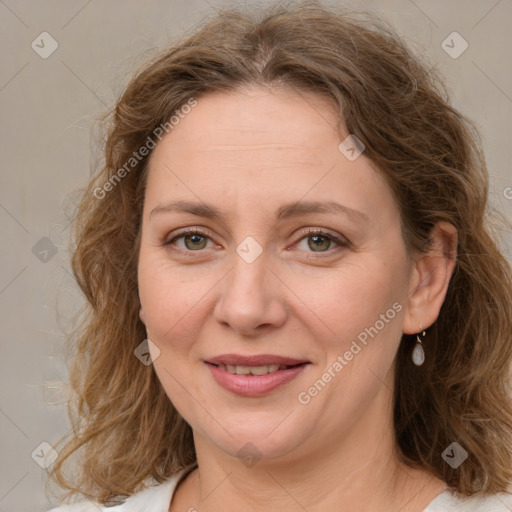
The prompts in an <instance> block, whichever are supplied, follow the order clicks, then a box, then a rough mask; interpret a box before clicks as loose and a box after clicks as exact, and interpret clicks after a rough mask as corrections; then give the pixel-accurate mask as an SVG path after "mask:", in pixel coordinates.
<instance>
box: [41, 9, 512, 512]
mask: <svg viewBox="0 0 512 512" xmlns="http://www.w3.org/2000/svg"><path fill="white" fill-rule="evenodd" d="M248 84H250V85H254V84H256V85H260V86H263V87H269V86H272V85H283V86H285V87H289V88H291V89H293V90H294V91H295V92H297V93H299V94H300V93H301V92H303V91H304V92H306V91H307V92H311V91H312V92H314V93H316V94H318V95H322V96H324V97H327V98H329V99H330V101H331V102H332V104H333V105H335V106H336V108H337V109H338V111H339V126H338V127H337V128H338V130H341V127H342V126H343V127H344V128H345V129H346V130H348V132H349V133H352V134H355V135H356V136H357V137H358V138H359V139H360V140H361V141H362V142H363V143H364V145H365V146H366V150H365V154H366V156H367V157H368V158H369V159H370V160H371V161H372V162H373V163H374V164H375V167H376V168H377V169H378V170H379V172H381V173H382V175H383V176H384V177H385V178H386V180H387V182H388V183H389V185H390V187H391V189H392V191H393V194H394V197H395V199H396V201H397V204H398V205H399V207H400V211H401V221H402V227H403V237H404V241H405V243H406V246H407V249H408V251H413V250H419V251H428V250H429V248H430V239H429V235H430V231H431V229H432V227H433V226H434V225H435V223H437V222H438V221H447V222H449V223H451V224H452V225H454V226H455V227H456V228H457V231H458V257H457V261H456V267H455V270H454V273H453V275H452V278H451V281H450V285H449V289H448V292H447V296H446V299H445V302H444V304H443V307H442V308H441V311H440V314H439V317H438V319H437V321H436V322H435V323H434V325H433V326H432V327H431V328H430V329H429V335H428V337H427V339H426V342H427V350H428V357H427V360H426V363H425V364H424V365H423V366H422V367H420V368H418V367H416V366H413V365H412V364H411V361H410V355H411V354H410V353H411V350H412V346H413V345H414V344H413V343H412V341H413V340H414V337H411V336H408V335H404V336H403V339H402V340H401V343H400V346H399V350H398V355H397V370H396V378H395V391H394V396H395V400H394V425H395V432H396V445H397V447H398V452H399V454H400V457H401V458H402V460H403V461H404V462H405V463H406V464H408V465H410V466H412V467H419V468H424V469H426V470H428V471H430V472H431V473H433V474H434V475H436V476H438V477H439V478H441V479H443V480H444V481H445V482H446V483H447V484H448V485H449V487H450V488H452V489H453V490H454V491H457V492H459V493H461V494H465V495H471V494H474V493H493V492H499V491H504V490H505V489H506V488H507V486H508V484H509V483H510V481H511V480H512V470H511V467H512V460H511V450H512V409H511V400H510V394H509V393H510V364H511V361H512V343H511V341H512V289H511V282H512V279H511V268H510V265H509V263H508V262H507V260H506V259H505V258H504V256H503V255H502V253H501V252H500V249H499V246H498V243H499V242H498V234H497V233H498V231H497V230H495V228H492V227H491V226H495V225H496V220H497V218H494V217H491V213H490V212H489V209H488V207H487V194H488V174H487V170H486V166H485V162H484V158H483V155H482V151H481V149H480V146H481V144H480V141H479V138H478V135H477V133H476V131H475V129H474V128H473V125H472V124H471V123H470V122H469V121H468V120H467V119H466V118H465V117H464V116H463V115H461V114H460V113H459V112H458V111H456V110H455V109H454V108H452V107H451V106H450V104H449V102H448V99H447V94H446V91H445V90H444V88H443V86H442V85H441V82H440V81H439V79H438V78H436V75H435V73H434V72H433V70H432V69H430V68H429V67H427V66H426V65H425V64H423V63H421V62H420V61H419V60H418V58H417V57H416V56H415V55H413V54H412V53H411V51H410V50H409V49H407V47H406V46H405V45H404V44H403V42H402V41H401V40H400V38H399V37H398V36H397V35H396V34H395V33H394V32H393V30H392V29H390V28H389V27H387V26H386V25H385V24H384V23H383V22H382V21H379V20H375V19H374V17H373V16H370V15H361V14H358V15H355V14H353V13H352V14H351V13H348V12H346V11H344V10H340V9H332V8H326V7H324V6H322V5H320V4H318V3H316V2H307V3H289V4H288V5H286V6H282V5H279V6H274V7H270V8H265V9H264V10H253V11H250V12H249V13H247V12H243V11H241V10H238V9H236V8H230V9H223V10H221V11H220V12H218V14H216V15H214V16H212V17H211V19H207V20H205V21H204V22H203V23H202V24H201V25H200V26H199V27H198V28H197V29H195V30H194V31H193V33H191V34H189V35H188V36H187V37H186V38H185V39H184V40H181V41H178V42H177V43H176V44H174V45H173V46H172V47H170V48H166V49H165V50H163V51H161V52H160V53H159V54H158V55H157V56H156V57H153V58H152V60H151V61H150V62H149V63H146V64H145V65H144V67H143V68H142V69H141V70H140V71H139V72H138V73H137V74H136V75H135V76H134V78H133V79H132V80H131V82H130V83H129V85H128V86H127V88H126V89H125V92H124V93H123V95H122V96H121V98H120V99H119V100H118V101H117V103H116V105H115V107H114V108H113V111H112V112H110V113H109V116H108V118H107V119H108V121H107V130H108V138H107V140H106V148H105V165H104V166H103V167H102V168H101V170H100V171H99V172H98V173H97V174H96V175H95V176H94V177H93V178H92V180H91V181H90V183H89V185H88V186H87V189H86V190H85V192H84V194H83V197H82V199H81V202H80V204H79V207H78V209H77V213H76V219H75V223H74V230H73V238H74V245H75V250H74V253H73V255H72V268H73V271H74V274H75V276H76V280H77V282H78V284H79V286H80V288H81V289H82V291H83V293H84V294H85V297H86V299H87V303H86V310H85V311H84V314H83V317H82V320H81V323H80V324H79V326H78V327H77V329H76V331H75V332H74V334H73V337H72V338H71V340H70V341H71V342H72V345H71V347H72V349H73V350H71V349H70V352H73V356H72V357H73V360H72V361H71V367H70V386H71V389H72V396H71V397H70V400H69V404H68V411H69V415H70V418H71V421H72V425H73V431H72V433H71V436H70V437H69V439H62V440H61V443H64V446H63V447H62V448H60V455H59V457H58V459H57V461H56V462H55V464H54V465H53V467H52V471H51V473H50V475H51V478H52V480H54V481H55V482H56V483H57V484H59V486H61V487H63V488H65V489H66V490H67V494H66V498H67V497H69V495H71V494H81V495H83V496H86V497H89V498H92V499H95V500H97V501H99V502H101V503H107V502H108V501H112V500H115V499H116V498H119V497H121V496H128V495H130V494H132V493H134V492H137V491H138V490H140V489H142V488H143V487H144V485H145V482H144V480H145V479H146V478H148V477H153V478H154V479H155V480H156V481H158V482H161V481H163V480H165V479H167V478H169V477H170V476H172V475H173V474H175V473H176V472H177V471H179V470H180V469H182V468H185V467H189V466H191V465H193V464H194V463H195V461H196V454H195V450H194V445H193V438H192V432H191V428H190V426H189V425H188V424H187V423H186V422H185V421H184V420H183V418H182V417H181V416H180V415H179V413H178V412H177V411H176V410H175V409H174V407H173V405H172V403H171V402H170V400H169V398H168V397H167V396H166V393H165V392H164V389H163V388H162V386H161V385H160V382H159V380H158V378H157V376H156V374H155V371H154V369H153V368H152V366H151V365H149V366H146V365H144V364H141V362H140V361H139V360H138V359H137V358H136V357H135V356H134V349H135V348H136V347H137V346H138V345H139V344H140V343H141V341H142V340H144V338H145V337H146V333H145V328H144V325H143V324H142V322H141V321H140V319H139V314H138V312H139V307H140V303H139V298H138V290H137V258H138V250H139V240H140V238H139V237H140V231H141V213H142V206H143V200H144V185H145V179H146V172H147V161H148V157H149V155H148V156H146V157H145V158H142V159H141V160H140V162H137V165H136V166H134V167H133V169H131V170H130V172H128V173H126V176H125V177H124V178H123V179H122V181H121V182H116V183H115V184H114V186H112V187H111V190H109V191H108V192H107V193H105V194H104V197H102V198H101V199H98V197H97V196H98V194H97V193H96V194H95V191H97V190H98V189H100V188H102V187H104V184H105V183H106V182H107V181H108V180H109V179H110V180H112V177H113V176H114V175H115V174H116V173H118V170H119V169H121V168H123V166H124V165H125V164H126V162H127V161H129V159H130V158H131V157H132V155H133V153H134V152H135V151H137V150H138V149H139V148H141V147H142V146H144V145H145V144H146V141H147V139H148V137H152V136H153V135H152V134H153V131H154V130H155V128H157V127H158V126H159V125H161V124H162V123H167V122H168V121H169V119H170V118H171V117H172V116H173V114H175V112H177V111H178V110H179V109H180V107H182V106H183V105H184V104H185V103H186V102H187V101H189V100H190V98H195V99H196V100H197V101H199V102H200V101H201V96H202V95H204V94H207V93H208V92H210V91H227V92H229V91H235V90H237V89H238V88H240V87H243V86H244V85H248ZM340 134H341V131H340ZM149 154H151V153H149ZM112 183H113V182H112ZM103 190H105V189H104V188H103ZM490 220H492V221H493V222H492V223H491V222H489V221H490ZM502 220H503V219H502ZM453 441H457V442H458V443H459V444H460V445H461V446H462V447H463V448H464V449H465V450H466V451H467V452H468V454H469V456H468V458H467V460H466V461H465V462H464V463H463V464H462V465H461V466H459V467H458V468H457V469H452V468H451V467H450V466H449V465H448V464H447V463H446V462H445V461H444V460H443V459H442V457H441V454H442V452H443V451H444V450H445V448H447V447H448V445H450V444H451V443H452V442H453ZM78 453H80V454H81V457H82V458H81V460H80V461H79V463H78V465H76V466H75V472H74V473H73V474H69V475H68V474H66V473H65V472H64V463H65V462H66V461H67V460H68V459H70V461H71V460H73V457H71V456H72V455H78ZM70 457H71V458H70Z"/></svg>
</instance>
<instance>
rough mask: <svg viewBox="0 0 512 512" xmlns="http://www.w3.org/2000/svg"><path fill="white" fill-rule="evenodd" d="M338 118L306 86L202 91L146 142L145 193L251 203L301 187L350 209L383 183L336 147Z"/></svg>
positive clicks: (295, 195)
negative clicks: (153, 141) (157, 137)
mask: <svg viewBox="0 0 512 512" xmlns="http://www.w3.org/2000/svg"><path fill="white" fill-rule="evenodd" d="M338 123H339V112H338V111H337V107H336V106H335V105H334V103H333V102H329V101H327V100H326V99H325V98H323V97H322V96H317V95H315V94H313V93H307V92H300V93H297V92H294V91H293V90H290V89H282V88H280V89H277V90H268V89H262V88H257V87H251V88H246V89H243V90H240V91H236V92H229V93H226V92H215V93H208V94H205V95H204V96H201V97H199V98H198V100H197V105H196V106H195V107H194V108H192V109H191V110H190V111H189V113H187V114H186V115H184V116H183V117H182V118H181V120H180V122H179V123H178V124H177V125H176V126H175V127H174V129H173V130H172V131H171V132H170V133H169V134H168V135H166V136H165V137H164V138H163V139H162V141H161V142H160V143H159V144H158V145H157V147H156V148H155V149H154V150H153V153H152V155H151V157H150V161H149V175H148V183H147V185H148V186H147V188H146V191H147V198H148V199H149V201H150V202H151V201H152V202H157V201H161V200H162V199H164V196H165V199H166V200H167V199H171V198H170V197H167V196H171V195H176V194H177V195H178V196H180V197H179V199H190V198H191V197H193V196H194V195H195V196H197V197H195V199H198V198H199V199H203V198H204V197H205V195H207V196H208V197H211V196H212V194H215V195H216V196H218V197H220V198H221V199H222V200H226V201H227V200H229V199H233V200H235V199H236V201H237V202H238V203H239V204H240V205H242V204H243V203H244V202H245V203H250V204H251V205H252V207H254V206H255V205H257V204H258V202H260V201H261V199H262V198H268V199H269V200H270V199H272V198H273V199H275V200H276V201H277V200H279V199H281V200H282V202H287V201H289V202H291V201H296V200H297V199H300V198H301V197H304V196H305V195H308V199H311V200H339V199H343V201H344V203H345V204H346V205H347V206H348V207H352V208H354V209H358V207H359V208H360V207H361V206H362V205H361V204H359V205H358V204H357V203H358V202H359V203H361V200H362V199H363V196H365V197H366V201H368V200H370V201H373V202H376V201H377V202H378V201H379V200H382V199H383V197H382V196H383V188H385V189H387V184H386V183H385V182H384V180H383V178H382V176H380V173H379V172H377V171H376V170H374V168H373V167H372V165H371V162H370V161H369V160H368V159H367V158H366V157H364V154H363V155H361V156H360V157H359V158H357V159H356V160H355V161H350V160H348V159H347V158H346V157H345V156H344V155H343V154H342V153H341V152H340V150H339V144H340V142H341V140H342V139H340V134H339V131H338ZM347 135H348V134H347ZM341 136H342V137H343V132H342V134H341ZM386 194H388V195H389V190H384V196H385V195H386ZM185 196H187V197H185ZM205 199H206V198H205ZM384 199H385V197H384ZM388 199H389V198H388Z"/></svg>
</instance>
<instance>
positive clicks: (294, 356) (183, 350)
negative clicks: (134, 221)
mask: <svg viewBox="0 0 512 512" xmlns="http://www.w3.org/2000/svg"><path fill="white" fill-rule="evenodd" d="M336 119H337V114H336V111H335V109H334V107H333V105H330V104H328V103H326V102H325V101H324V100H322V99H321V98H319V97H317V96H315V95H312V94H304V93H301V94H300V95H298V94H296V93H294V92H291V91H287V90H273V91H268V90H264V89H259V88H246V89H244V90H243V91H242V92H237V93H229V94H227V93H217V92H215V93H209V94H207V95H205V96H203V97H201V98H199V99H198V103H197V106H195V107H194V108H193V109H191V111H190V112H189V113H188V114H187V115H186V117H184V118H183V119H181V120H180V122H179V124H178V125H176V126H175V127H174V129H173V130H172V131H171V132H170V133H169V134H168V135H166V137H164V138H163V139H162V141H161V142H160V143H159V144H158V146H157V147H156V148H155V149H154V151H153V153H152V155H151V158H150V162H149V170H148V179H147V188H146V195H145V204H144V211H143V224H142V238H141V246H140V254H139V268H138V276H139V294H140V301H141V318H142V320H143V322H144V323H145V325H146V328H147V332H148V338H149V339H150V340H151V342H152V343H153V344H154V346H156V347H157V348H158V351H159V352H158V351H156V350H154V351H153V355H154V356H155V359H154V368H155V371H156V372H157V375H158V377H159V379H160V381H161V383H162V385H163V388H164V389H165V391H166V393H167V395H168V396H169V398H170V400H171V401H172V403H173V404H174V406H175V407H176V408H177V409H178V411H179V412H180V413H181V415H182V416H183V417H184V418H185V420H186V421H187V422H188V423H189V424H190V425H191V427H192V429H193V430H194V433H195V434H197V435H199V436H200V437H201V438H203V439H204V440H206V442H208V443H209V444H210V445H211V446H212V447H214V448H215V449H217V450H221V451H222V452H224V453H226V454H230V455H236V454H237V453H239V450H240V449H242V447H244V446H245V445H246V443H249V442H250V443H252V445H254V446H255V447H256V448H257V450H258V452H259V454H260V455H261V456H263V458H275V457H284V458H286V457H291V456H292V454H301V455H307V454H308V453H313V452H318V451H319V450H321V449H322V448H324V449H328V448H329V446H325V445H331V444H332V443H333V442H336V440H337V439H341V437H342V436H343V435H345V434H346V433H347V432H349V431H350V430H351V429H354V428H355V426H356V425H360V426H361V425H366V426H369V425H374V424H377V425H383V424H384V423H385V422H388V421H390V419H391V418H390V415H391V412H390V408H389V403H390V400H391V392H390V388H391V387H392V386H393V372H392V370H393V366H394V358H395V354H396V350H397V348H398V344H399V341H400V337H401V334H402V318H403V315H404V310H405V305H406V301H407V296H408V281H409V279H408V276H409V259H408V256H407V252H406V249H405V244H404V241H403V239H402V236H401V226H400V217H399V211H398V207H397V205H396V203H395V201H394V199H393V197H392V194H391V191H390V189H389V188H388V186H387V184H386V183H385V182H384V180H383V178H382V177H381V176H380V175H379V173H378V171H377V170H375V169H374V168H373V167H372V165H371V163H370V161H369V160H368V159H367V158H366V157H365V154H364V152H363V153H362V154H361V155H360V156H359V157H358V158H356V159H355V160H351V159H349V158H347V156H346V154H347V153H344V152H343V151H340V149H339V145H340V142H341V140H343V139H341V140H340V138H339V136H338V134H337V131H336V123H337V121H336ZM345 135H348V133H347V134H345ZM348 154H350V153H348ZM350 156H352V155H350ZM336 205H338V206H336ZM157 354H158V357H156V355H157ZM267 372H269V373H267ZM379 422H380V423H379ZM363 428H366V427H363ZM379 428H380V427H379Z"/></svg>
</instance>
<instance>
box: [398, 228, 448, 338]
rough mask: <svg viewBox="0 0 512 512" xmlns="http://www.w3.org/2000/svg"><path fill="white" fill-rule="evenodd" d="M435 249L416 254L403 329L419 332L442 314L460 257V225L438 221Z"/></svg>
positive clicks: (432, 234)
mask: <svg viewBox="0 0 512 512" xmlns="http://www.w3.org/2000/svg"><path fill="white" fill-rule="evenodd" d="M430 236H431V240H432V248H431V250H430V251H429V252H428V253H427V254H425V253H419V254H416V255H415V256H414V258H413V259H414V261H413V264H412V268H411V274H410V286H409V297H408V299H407V304H406V307H405V314H404V317H403V325H402V330H403V332H404V333H405V334H416V333H417V332H419V331H420V330H421V327H420V324H421V326H422V327H423V329H427V328H428V327H430V326H431V325H432V324H433V323H434V322H435V321H436V320H437V317H438V316H439V311H440V310H441V306H442V305H443V302H444V299H445V297H446V292H447V290H448V285H449V284H450V279H451V277H452V274H453V270H454V268H455V263H456V260H457V244H458V236H457V229H456V228H455V227H454V226H453V225H452V224H450V223H448V222H438V223H437V224H436V225H435V226H434V227H433V228H432V231H431V232H430Z"/></svg>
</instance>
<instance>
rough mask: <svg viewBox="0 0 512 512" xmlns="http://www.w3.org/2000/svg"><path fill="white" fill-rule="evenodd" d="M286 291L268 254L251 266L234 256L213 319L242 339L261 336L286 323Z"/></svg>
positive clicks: (223, 281) (236, 255) (262, 255)
mask: <svg viewBox="0 0 512 512" xmlns="http://www.w3.org/2000/svg"><path fill="white" fill-rule="evenodd" d="M284 288H285V286H284V285H283V283H282V281H281V280H280V279H279V278H278V277H277V275H276V274H275V272H274V271H272V270H271V269H270V267H269V266H268V261H267V258H266V257H265V253H263V254H261V255H260V256H259V257H258V258H257V259H256V260H255V261H253V262H252V263H248V262H247V261H245V260H244V259H243V258H241V257H240V256H239V255H238V254H235V255H234V265H233V268H232V270H231V271H230V272H229V273H228V274H227V276H226V277H225V279H223V280H222V285H221V288H220V297H219V299H218V301H217V304H216V305H215V309H214V317H215V319H216V320H217V321H218V322H219V323H220V324H222V325H223V326H224V327H229V328H230V329H232V330H233V331H234V332H235V333H236V334H238V335H240V336H245V337H256V336H260V335H261V334H262V333H264V332H266V331H270V330H272V329H274V328H279V327H280V326H282V325H283V324H284V322H285V321H286V315H287V308H286V303H285V295H286V294H285V293H283V292H284Z"/></svg>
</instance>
